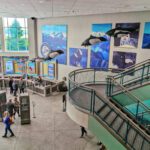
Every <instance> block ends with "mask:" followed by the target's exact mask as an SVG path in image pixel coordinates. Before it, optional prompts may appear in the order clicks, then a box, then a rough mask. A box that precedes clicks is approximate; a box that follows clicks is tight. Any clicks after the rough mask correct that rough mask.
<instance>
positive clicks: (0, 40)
mask: <svg viewBox="0 0 150 150" xmlns="http://www.w3.org/2000/svg"><path fill="white" fill-rule="evenodd" d="M0 51H2V34H1V33H0Z"/></svg>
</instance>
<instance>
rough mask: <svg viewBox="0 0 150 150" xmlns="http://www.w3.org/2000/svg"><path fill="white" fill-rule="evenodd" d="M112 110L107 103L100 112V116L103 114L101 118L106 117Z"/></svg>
mask: <svg viewBox="0 0 150 150" xmlns="http://www.w3.org/2000/svg"><path fill="white" fill-rule="evenodd" d="M110 111H111V109H110V108H109V107H108V106H107V105H105V107H103V109H101V111H100V112H99V116H101V118H105V116H106V115H107V114H108V113H109V112H110Z"/></svg>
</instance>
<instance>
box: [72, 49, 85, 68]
mask: <svg viewBox="0 0 150 150" xmlns="http://www.w3.org/2000/svg"><path fill="white" fill-rule="evenodd" d="M87 56H88V51H87V49H85V48H69V58H70V61H69V62H70V66H76V67H82V68H87Z"/></svg>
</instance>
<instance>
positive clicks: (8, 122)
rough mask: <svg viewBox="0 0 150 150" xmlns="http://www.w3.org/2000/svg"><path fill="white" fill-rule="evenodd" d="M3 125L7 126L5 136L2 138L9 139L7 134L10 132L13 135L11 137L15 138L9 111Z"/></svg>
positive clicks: (5, 113)
mask: <svg viewBox="0 0 150 150" xmlns="http://www.w3.org/2000/svg"><path fill="white" fill-rule="evenodd" d="M3 123H4V124H5V134H4V135H3V136H2V137H3V138H7V132H8V131H9V132H10V133H11V135H10V137H13V136H15V135H14V133H13V131H12V130H11V128H10V127H11V120H10V116H9V112H8V111H5V112H4V117H3Z"/></svg>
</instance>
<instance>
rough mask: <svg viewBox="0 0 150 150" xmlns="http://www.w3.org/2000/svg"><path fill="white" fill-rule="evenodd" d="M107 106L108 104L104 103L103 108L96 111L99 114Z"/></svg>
mask: <svg viewBox="0 0 150 150" xmlns="http://www.w3.org/2000/svg"><path fill="white" fill-rule="evenodd" d="M105 107H106V104H104V105H103V106H102V107H101V108H99V109H98V111H97V112H96V113H97V114H98V115H99V113H100V112H101V111H102V110H103V109H104V108H105Z"/></svg>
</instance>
